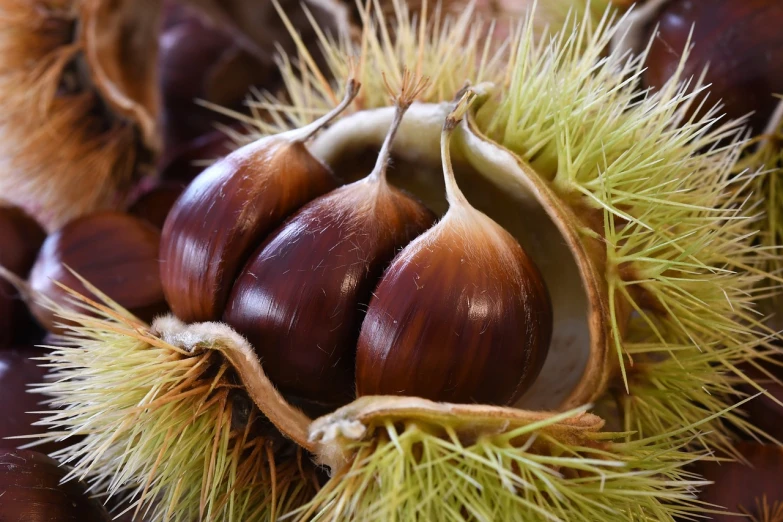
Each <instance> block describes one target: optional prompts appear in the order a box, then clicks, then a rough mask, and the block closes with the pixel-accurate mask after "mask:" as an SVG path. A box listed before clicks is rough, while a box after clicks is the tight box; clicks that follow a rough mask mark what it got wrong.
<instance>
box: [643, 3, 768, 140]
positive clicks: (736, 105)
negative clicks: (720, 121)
mask: <svg viewBox="0 0 783 522" xmlns="http://www.w3.org/2000/svg"><path fill="white" fill-rule="evenodd" d="M655 24H657V25H658V34H657V36H655V38H654V40H653V42H652V46H651V48H650V52H649V55H648V56H647V63H646V67H647V69H646V71H645V72H644V76H643V81H644V83H645V84H646V85H647V86H649V87H653V88H656V89H657V88H660V87H661V86H663V84H664V83H666V81H667V80H668V79H669V78H670V77H671V76H672V74H673V73H674V71H675V70H676V68H677V67H678V64H679V62H680V58H681V56H682V53H683V51H684V50H685V46H686V44H687V41H688V37H689V34H690V31H691V27H693V36H692V44H693V50H692V51H691V53H690V54H689V55H688V59H687V61H686V63H685V69H684V71H683V77H685V78H687V77H690V76H695V77H698V76H699V75H700V74H701V72H702V70H703V69H704V68H705V67H707V66H708V67H709V68H708V70H707V73H706V76H705V78H704V83H705V84H710V86H709V88H708V91H709V93H710V94H709V96H708V98H707V103H706V104H705V109H706V108H708V107H711V106H713V105H715V104H716V103H718V102H721V103H722V104H723V111H724V112H725V114H726V115H727V116H728V117H730V118H740V117H742V116H745V115H746V114H748V113H750V112H753V115H752V116H751V117H750V120H749V124H750V126H751V128H752V129H753V131H754V132H756V133H758V132H761V131H763V130H764V128H765V126H766V124H767V120H768V119H769V117H770V115H771V114H772V113H773V111H774V110H775V106H776V105H777V104H778V102H779V99H778V98H776V97H775V95H776V94H780V93H783V67H781V66H780V64H781V63H783V32H782V31H780V27H781V24H783V2H780V1H779V0H743V1H741V2H739V1H737V0H711V1H709V2H707V1H704V0H671V1H669V2H667V3H666V4H665V5H664V6H663V8H662V9H661V10H660V11H659V12H658V18H657V20H654V21H651V22H650V28H649V30H650V31H652V30H654V27H655Z"/></svg>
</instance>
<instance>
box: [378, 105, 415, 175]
mask: <svg viewBox="0 0 783 522" xmlns="http://www.w3.org/2000/svg"><path fill="white" fill-rule="evenodd" d="M410 106H411V104H410V103H403V102H401V101H400V102H397V106H396V107H395V111H394V119H393V120H392V123H391V127H389V132H388V134H386V138H385V139H384V140H383V145H382V146H381V150H380V152H379V153H378V160H377V161H376V162H375V167H374V168H373V169H372V172H371V173H370V175H369V176H367V180H368V181H372V182H385V181H386V169H387V168H388V167H389V155H390V154H391V147H392V143H393V142H394V137H395V136H397V131H398V130H399V129H400V124H401V123H402V118H403V116H404V115H405V112H406V111H407V110H408V107H410Z"/></svg>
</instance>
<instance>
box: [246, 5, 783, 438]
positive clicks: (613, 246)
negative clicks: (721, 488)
mask: <svg viewBox="0 0 783 522" xmlns="http://www.w3.org/2000/svg"><path fill="white" fill-rule="evenodd" d="M375 12H376V15H377V16H378V17H382V16H383V14H382V13H381V11H380V10H379V9H377V8H376V10H375ZM364 23H365V27H366V30H365V32H364V34H363V39H362V41H361V42H360V43H358V44H353V43H351V42H349V41H339V42H337V41H331V40H329V39H326V38H324V39H323V40H322V42H321V44H322V46H323V47H324V48H325V49H326V51H325V53H326V55H327V57H328V58H329V67H330V69H329V71H330V72H331V73H332V74H331V76H334V77H335V78H342V77H345V74H346V72H347V71H348V69H349V67H351V64H352V63H357V65H356V68H357V78H358V79H359V80H360V81H361V82H362V83H363V85H364V86H365V88H364V89H363V95H360V97H359V98H358V99H357V101H355V105H356V110H361V109H372V108H377V107H383V106H386V105H387V104H388V102H387V100H386V99H385V97H383V96H382V95H381V94H380V93H381V92H382V89H380V86H379V85H378V84H379V82H380V81H381V80H380V78H381V72H382V71H385V72H386V74H387V75H389V76H392V77H394V76H395V75H397V76H399V74H401V71H402V70H403V67H405V66H408V67H410V68H412V69H414V70H416V71H417V72H418V73H420V74H422V75H424V76H429V77H430V78H431V79H432V81H431V85H430V87H429V89H428V90H427V91H426V92H425V93H424V94H423V95H422V101H427V102H441V101H443V100H449V99H451V97H452V96H453V94H454V92H456V91H457V90H458V89H459V88H460V87H462V86H463V85H464V84H465V83H471V84H474V85H475V84H478V83H481V82H492V83H493V84H495V85H496V86H498V88H497V90H496V92H497V94H496V95H495V96H493V97H490V98H489V99H488V101H486V103H484V105H483V106H482V107H480V108H479V109H478V111H477V113H476V114H475V117H474V119H475V126H476V129H477V131H478V132H482V133H484V134H485V135H486V137H487V138H488V139H489V140H491V141H493V142H496V143H497V144H499V145H500V146H502V147H505V148H506V149H508V150H509V151H511V152H512V153H514V154H515V155H517V156H518V157H519V159H520V161H521V162H522V163H523V164H526V165H529V166H530V167H531V172H533V175H538V176H541V177H543V178H544V179H546V180H548V182H549V183H550V186H551V188H552V189H553V190H554V191H555V192H556V193H557V195H558V196H559V197H560V198H561V199H562V201H564V202H567V204H568V205H570V206H571V208H572V209H574V211H575V213H576V214H578V215H580V217H581V216H586V218H585V221H586V226H584V228H583V229H582V231H581V233H582V235H583V238H584V240H585V241H590V240H592V239H597V240H598V241H599V242H600V244H601V245H603V247H602V248H604V249H605V251H604V252H603V253H601V254H600V255H601V256H602V258H603V259H602V262H605V264H606V268H605V271H604V274H603V276H604V277H605V280H606V284H607V286H608V295H609V299H610V302H609V309H610V314H609V315H610V318H611V320H610V323H611V324H610V325H609V326H610V330H611V340H612V343H613V346H614V350H615V351H616V352H617V362H618V364H617V367H618V368H619V372H618V377H617V379H618V381H617V382H616V383H614V384H612V387H613V389H615V390H617V389H619V390H623V393H625V394H626V395H630V400H634V399H636V398H638V399H640V402H641V403H644V400H645V397H646V396H647V395H648V394H649V393H655V395H657V396H659V400H656V401H650V402H649V404H650V406H651V408H650V409H648V410H647V411H645V412H644V414H643V415H641V414H640V411H641V410H640V409H639V408H625V409H624V410H623V411H624V413H625V415H626V418H624V419H623V420H622V422H623V423H624V424H625V425H628V426H634V427H636V428H637V429H640V430H641V432H642V433H644V434H645V435H658V434H664V433H666V432H667V431H671V430H675V429H676V428H678V427H679V426H681V425H682V423H681V420H680V419H678V418H676V417H675V416H673V415H672V413H671V412H672V411H673V410H672V409H671V408H670V406H673V405H674V404H675V403H674V402H672V401H676V404H680V405H682V404H693V405H699V406H693V408H691V409H690V410H689V413H688V415H687V416H686V418H687V419H689V420H691V421H692V420H695V419H696V418H698V415H701V414H703V413H709V412H716V411H722V410H724V409H725V408H726V407H728V406H729V405H731V404H732V403H733V402H734V401H735V397H736V396H735V395H734V393H732V392H733V389H734V387H733V384H734V383H735V382H737V381H744V382H751V381H750V379H748V378H747V377H746V376H744V374H742V372H741V371H740V370H739V369H738V368H737V364H738V363H739V362H740V361H744V360H753V359H754V358H756V357H758V356H759V354H760V353H761V351H763V350H765V349H767V347H769V345H770V342H769V337H770V336H771V335H772V334H773V332H771V331H770V330H769V329H768V328H767V327H766V326H765V325H764V321H763V317H762V316H761V315H760V312H759V311H758V309H757V302H758V301H759V300H760V299H761V298H763V297H765V296H768V295H769V294H771V293H775V292H776V291H777V290H776V289H774V288H770V287H769V286H766V285H765V284H764V283H763V281H764V280H765V277H766V276H768V275H769V274H768V273H767V272H766V266H768V265H767V264H768V263H769V262H771V261H772V260H774V259H777V258H778V255H777V254H776V253H774V252H771V251H769V250H765V249H760V248H758V247H757V245H756V242H757V239H758V238H757V231H758V229H759V228H760V226H761V225H762V220H763V209H762V208H761V206H760V205H759V203H758V202H757V201H756V199H757V198H751V197H749V195H750V194H751V193H752V188H753V187H754V184H755V183H756V182H757V180H758V179H759V177H760V175H759V172H758V171H756V170H753V171H748V170H746V171H742V172H739V173H737V172H736V167H737V160H738V158H739V156H740V153H741V151H742V147H743V145H744V141H743V138H744V134H743V128H742V122H735V121H725V122H724V121H722V119H721V118H720V112H719V108H717V107H716V108H713V109H712V110H709V111H704V112H706V114H705V115H704V116H703V117H698V118H697V117H688V116H687V114H688V113H689V108H690V106H691V105H692V104H695V103H698V100H699V99H700V97H699V94H700V93H701V92H703V89H704V88H703V87H701V86H699V85H698V84H697V85H696V86H695V87H694V88H690V89H689V88H688V87H689V85H688V82H686V81H684V80H685V79H683V78H681V69H678V71H677V72H676V73H675V74H674V75H673V77H672V79H671V80H670V82H669V83H668V84H667V85H666V86H665V87H664V88H663V89H661V90H660V91H659V92H657V93H654V94H653V93H648V92H643V91H640V90H639V89H638V87H639V85H640V76H641V73H642V70H643V63H644V60H645V54H644V53H642V54H641V55H638V56H632V55H629V54H627V53H619V52H612V53H609V54H608V55H606V54H605V53H606V50H607V49H608V48H609V47H610V42H611V41H612V39H613V38H616V37H618V36H621V35H618V33H617V31H618V26H619V25H621V24H622V21H619V22H617V23H615V22H614V21H613V18H612V16H611V15H610V14H608V13H607V14H605V15H604V16H603V17H602V18H600V19H598V20H597V21H595V20H594V17H593V16H592V15H590V14H586V15H585V16H584V17H582V18H581V19H578V18H573V17H572V18H571V19H570V21H567V22H566V23H565V29H564V30H563V31H562V32H560V33H556V34H554V35H552V36H551V37H544V38H537V37H536V30H535V23H534V21H533V19H531V18H528V19H527V20H526V21H525V22H524V23H523V24H521V25H520V26H519V28H518V31H517V32H516V33H515V35H514V36H513V37H512V38H511V39H510V40H509V41H508V42H507V44H506V45H503V46H501V47H500V48H499V49H496V48H493V47H492V46H491V43H490V42H491V39H490V38H482V36H481V35H483V34H485V30H486V27H482V24H481V23H479V22H477V21H476V18H475V15H474V13H473V12H472V11H471V10H470V9H468V10H466V11H465V12H464V13H463V14H462V16H460V17H458V18H457V19H451V20H447V21H446V22H443V23H441V22H440V21H438V20H435V21H433V22H432V23H431V24H429V25H427V23H426V22H425V23H424V24H423V25H417V24H416V23H412V22H410V20H409V18H408V15H407V12H406V9H405V7H404V6H403V5H402V3H400V2H398V3H397V9H396V14H395V22H394V25H395V27H396V32H395V35H396V39H394V40H392V39H391V38H390V37H389V36H388V35H387V34H386V33H385V32H384V30H383V28H384V27H385V26H386V25H387V24H385V23H381V22H379V21H378V20H376V19H373V18H371V17H370V16H369V15H366V16H365V20H364ZM425 26H426V30H425V29H423V28H424V27H425ZM355 55H359V58H358V60H357V59H349V57H352V56H355ZM683 60H685V57H683ZM294 63H296V65H294ZM281 70H282V72H283V75H284V81H285V83H286V88H287V92H286V97H287V98H289V99H291V100H292V104H284V103H280V102H275V100H274V99H273V98H271V97H269V96H267V97H266V98H265V99H263V100H260V101H259V104H258V106H259V107H263V108H264V109H267V110H270V111H271V112H272V114H274V115H275V116H276V118H275V121H274V122H273V123H271V124H263V123H260V124H259V127H260V128H261V129H262V132H277V131H279V130H281V129H285V128H288V127H289V126H297V125H301V124H304V123H306V122H308V121H310V120H311V119H312V118H313V116H314V115H316V114H319V113H320V112H321V111H323V110H325V109H326V108H327V107H328V106H330V104H331V101H330V100H331V99H333V98H334V96H335V95H334V92H339V88H333V87H332V86H331V85H330V84H328V83H326V82H325V81H324V80H323V79H324V78H325V77H327V76H330V75H327V74H326V73H323V72H321V71H319V70H317V69H316V68H315V67H314V64H313V61H312V60H309V59H308V58H307V51H306V49H305V48H304V47H301V46H300V48H299V57H298V60H297V61H296V62H294V61H293V60H291V59H286V58H283V59H282V61H281ZM689 81H690V82H693V81H697V79H693V80H689ZM623 307H625V308H629V309H630V311H631V312H632V314H631V317H632V319H630V320H629V317H628V315H627V314H622V313H620V311H619V310H620V309H621V308H623ZM702 353H704V354H706V355H704V358H705V359H707V360H706V361H704V362H702V363H699V364H701V365H702V366H701V367H702V368H704V371H706V372H708V374H711V375H713V376H714V378H711V379H710V380H711V381H712V382H718V383H720V384H716V385H714V386H711V387H709V386H708V387H707V388H708V390H709V392H708V393H713V392H714V393H715V394H714V395H711V396H710V397H711V400H710V401H707V402H706V403H705V402H703V401H702V399H703V398H704V395H703V393H704V388H703V387H702V385H703V383H704V375H703V374H702V373H700V372H696V373H695V374H694V373H687V372H686V373H683V372H681V371H680V369H681V368H682V367H684V366H687V365H688V364H690V362H689V361H691V359H692V358H696V359H698V358H699V356H700V354H702ZM646 354H649V358H650V359H652V360H654V361H660V362H661V366H657V367H656V370H655V371H638V372H634V373H633V380H634V383H633V385H632V384H631V382H630V381H631V378H630V377H629V375H630V373H631V372H632V371H633V368H634V364H635V361H636V360H639V361H642V360H646V359H648V357H647V355H646ZM696 359H694V360H696ZM665 361H669V362H668V363H666V364H663V362H665ZM694 364H695V363H694ZM642 368H650V365H649V363H646V364H645V365H643V366H642ZM710 368H712V370H710ZM667 374H668V376H669V377H670V378H673V377H674V376H675V375H676V376H677V377H678V378H681V379H682V381H680V384H681V386H680V387H679V389H678V390H677V393H672V394H670V395H669V397H670V399H666V397H665V396H666V394H660V393H658V392H654V390H656V389H659V388H660V387H661V384H660V382H664V381H665V380H666V376H667ZM722 374H730V375H732V377H731V378H722V377H719V376H720V375H722ZM659 377H663V380H657V379H659ZM670 382H671V381H670ZM640 384H641V385H640ZM740 425H741V426H740V427H741V428H742V427H743V423H740ZM744 429H745V430H746V431H750V432H754V430H753V429H752V428H751V427H749V426H747V424H744ZM707 431H709V432H710V433H709V434H707V435H704V436H700V437H699V439H698V440H699V441H700V442H702V443H704V444H706V445H707V447H709V448H717V447H720V448H721V449H723V450H725V451H730V446H729V445H727V444H726V441H727V440H728V439H729V438H731V434H730V431H729V429H728V428H727V427H726V426H725V425H724V424H723V423H721V422H715V423H713V424H712V425H711V426H710V427H709V430H707Z"/></svg>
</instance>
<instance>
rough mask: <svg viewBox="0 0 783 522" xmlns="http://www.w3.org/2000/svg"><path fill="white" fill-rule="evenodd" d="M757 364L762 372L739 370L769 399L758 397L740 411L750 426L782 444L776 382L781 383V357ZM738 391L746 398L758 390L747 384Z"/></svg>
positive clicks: (782, 413) (781, 396)
mask: <svg viewBox="0 0 783 522" xmlns="http://www.w3.org/2000/svg"><path fill="white" fill-rule="evenodd" d="M759 364H760V365H761V367H762V368H763V370H764V371H762V370H760V369H758V368H755V367H754V366H752V365H750V364H743V365H741V369H742V371H743V372H745V374H746V375H747V376H748V377H750V378H751V379H753V381H754V382H755V383H756V384H758V385H759V386H760V387H761V388H762V389H763V390H766V391H767V392H768V393H769V395H771V397H769V396H767V395H759V396H758V397H755V398H753V399H752V400H750V401H748V402H747V403H745V404H744V405H743V406H742V410H743V411H744V412H745V413H746V414H747V415H748V417H747V418H748V420H749V421H750V423H751V424H753V425H754V426H756V427H757V428H759V429H761V430H763V431H764V432H765V433H766V434H767V435H770V436H772V437H774V438H775V439H777V440H779V441H781V442H783V406H781V404H783V384H781V383H780V382H778V381H783V356H781V357H776V358H774V359H771V360H770V361H763V362H759ZM765 372H766V373H765ZM770 376H771V377H770ZM738 389H739V390H740V391H741V392H743V393H744V394H746V395H747V396H753V395H756V394H758V389H756V388H755V387H753V386H751V385H749V384H747V383H743V384H740V385H739V386H738ZM743 398H744V397H743ZM738 400H739V399H738ZM776 400H777V401H778V402H780V403H781V404H778V402H775V401H776ZM781 472H782V473H783V469H781Z"/></svg>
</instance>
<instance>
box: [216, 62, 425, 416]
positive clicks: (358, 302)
mask: <svg viewBox="0 0 783 522" xmlns="http://www.w3.org/2000/svg"><path fill="white" fill-rule="evenodd" d="M425 86H426V82H420V83H419V84H416V82H415V80H414V79H413V78H412V77H411V76H410V75H408V74H405V75H404V78H403V84H402V88H401V92H400V94H399V97H397V110H396V114H395V118H394V121H393V122H392V124H391V127H390V129H389V132H388V134H387V135H386V139H385V141H384V144H383V146H382V148H381V151H380V153H379V154H378V158H377V161H376V165H375V168H374V169H373V171H372V172H371V173H370V174H369V175H368V176H367V177H366V178H364V179H362V180H359V181H357V182H355V183H352V184H350V185H346V186H343V187H340V188H338V189H335V190H333V191H332V192H330V193H328V194H326V195H325V196H321V197H319V198H317V199H315V200H313V201H311V202H310V203H308V204H307V205H305V206H304V207H302V209H300V210H299V211H298V212H297V213H296V214H294V215H293V216H292V217H291V218H290V219H289V220H288V221H286V223H285V224H284V225H283V226H282V227H280V228H279V229H278V230H277V231H275V232H274V233H272V234H271V235H270V236H269V238H268V239H267V240H266V242H265V243H264V244H263V245H262V246H261V247H260V248H259V249H258V251H257V252H256V253H254V254H253V256H252V257H251V259H250V261H249V262H248V264H247V265H246V266H245V268H244V269H243V270H242V272H241V274H240V275H239V277H238V278H237V281H236V283H235V284H234V288H233V290H232V293H231V296H230V297H229V300H228V303H227V305H226V312H225V314H224V321H225V322H226V323H227V324H229V325H231V326H232V327H234V328H235V329H236V330H237V331H238V332H239V333H241V334H243V335H244V336H245V337H247V339H248V340H249V341H250V343H251V344H252V345H253V346H254V347H255V350H256V352H257V353H258V354H259V356H260V358H261V360H262V362H263V365H264V371H265V372H266V374H267V375H268V376H269V378H270V379H271V380H272V382H273V383H275V384H276V385H277V386H278V387H279V388H280V389H281V390H282V391H283V392H284V393H288V394H293V395H296V396H298V397H303V398H306V399H310V400H313V401H320V402H323V403H328V404H340V403H346V402H349V401H350V400H351V399H352V398H353V397H354V352H355V347H356V339H357V337H358V335H359V326H360V325H361V321H362V318H363V316H364V310H365V309H366V307H367V304H368V303H369V301H370V296H371V292H372V290H373V288H374V287H375V285H376V284H377V282H378V280H379V279H380V277H381V275H382V273H383V270H384V269H385V268H386V267H387V266H388V264H389V262H390V261H391V260H392V258H394V255H395V254H396V253H397V251H398V250H399V249H400V248H402V247H404V246H405V245H407V244H408V243H409V242H410V241H411V240H413V239H414V238H415V237H416V236H418V235H419V234H421V233H422V232H424V231H425V230H426V229H427V228H429V227H430V226H431V225H432V223H433V222H434V220H435V215H434V214H433V213H432V212H431V211H430V210H428V209H427V208H426V207H425V206H424V205H423V204H421V203H420V202H418V201H417V200H415V199H413V198H412V197H411V196H409V195H407V194H405V193H404V192H402V191H401V190H399V189H397V188H395V187H393V186H391V185H390V184H389V183H388V182H387V180H386V170H387V167H388V162H389V155H390V153H391V144H392V142H393V140H394V136H395V135H396V133H397V129H398V128H399V125H400V123H401V122H402V118H403V115H404V114H405V111H406V110H407V109H408V107H409V106H410V104H411V103H412V102H413V100H414V99H415V98H416V96H417V95H418V93H419V92H420V91H421V90H422V89H423V88H424V87H425ZM391 94H392V97H393V98H394V97H395V93H391Z"/></svg>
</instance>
